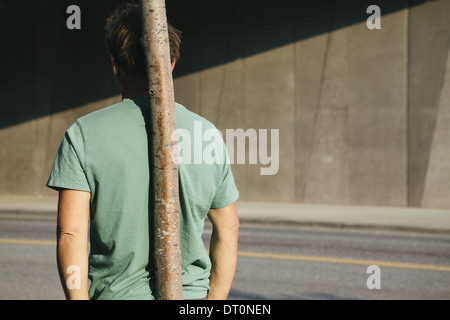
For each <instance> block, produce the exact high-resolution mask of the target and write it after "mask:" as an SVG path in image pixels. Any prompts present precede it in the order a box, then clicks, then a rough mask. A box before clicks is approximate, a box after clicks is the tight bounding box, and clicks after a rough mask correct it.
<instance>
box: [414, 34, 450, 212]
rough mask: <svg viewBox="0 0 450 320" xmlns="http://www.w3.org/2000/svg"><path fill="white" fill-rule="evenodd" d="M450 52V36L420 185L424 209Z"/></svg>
mask: <svg viewBox="0 0 450 320" xmlns="http://www.w3.org/2000/svg"><path fill="white" fill-rule="evenodd" d="M449 50H450V34H449V35H448V36H447V50H446V55H445V56H446V57H447V58H446V59H445V62H444V66H443V68H442V70H441V75H440V81H439V82H440V85H439V90H438V92H437V95H436V98H435V103H434V115H433V124H432V128H433V129H432V132H431V138H430V143H429V145H428V150H427V157H426V164H425V170H424V173H423V177H422V183H421V184H420V203H419V206H420V207H422V202H423V196H424V192H425V183H426V179H427V175H428V169H429V164H430V158H431V153H432V149H433V145H434V138H435V136H436V124H437V119H438V116H439V110H440V107H441V98H442V94H443V93H442V90H443V88H444V83H445V75H446V70H447V64H448V53H449Z"/></svg>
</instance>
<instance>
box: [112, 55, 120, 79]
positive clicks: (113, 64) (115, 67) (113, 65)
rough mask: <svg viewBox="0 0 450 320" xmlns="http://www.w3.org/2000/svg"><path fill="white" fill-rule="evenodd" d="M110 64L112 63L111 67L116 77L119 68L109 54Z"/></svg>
mask: <svg viewBox="0 0 450 320" xmlns="http://www.w3.org/2000/svg"><path fill="white" fill-rule="evenodd" d="M111 65H112V68H113V73H114V76H116V77H117V75H118V74H119V68H117V64H116V61H115V60H114V57H113V56H111Z"/></svg>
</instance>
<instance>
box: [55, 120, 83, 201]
mask: <svg viewBox="0 0 450 320" xmlns="http://www.w3.org/2000/svg"><path fill="white" fill-rule="evenodd" d="M83 163H84V143H83V137H82V134H81V130H80V128H79V126H78V124H77V123H76V122H75V123H74V124H73V125H72V126H71V127H70V128H69V129H68V130H67V131H66V133H65V135H64V138H63V140H62V142H61V144H60V146H59V149H58V152H57V154H56V157H55V161H54V163H53V168H52V170H51V172H50V177H49V178H48V181H47V184H46V186H47V187H49V188H52V189H55V190H59V189H73V190H81V191H87V192H90V191H91V190H90V187H89V184H88V181H87V178H86V174H85V171H84V169H83Z"/></svg>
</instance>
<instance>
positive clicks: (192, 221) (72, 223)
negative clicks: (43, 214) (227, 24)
mask: <svg viewBox="0 0 450 320" xmlns="http://www.w3.org/2000/svg"><path fill="white" fill-rule="evenodd" d="M140 20H141V18H140V8H139V6H137V5H128V6H127V7H126V8H125V9H124V10H116V11H115V12H114V13H113V14H112V15H111V17H110V18H108V20H107V23H106V27H105V29H106V43H107V45H108V48H109V50H110V53H111V62H112V69H113V73H114V77H115V79H116V81H117V83H118V85H119V87H120V88H121V91H122V98H123V99H122V101H121V102H120V103H118V104H115V105H113V106H110V107H107V108H104V109H102V110H99V111H96V112H94V113H91V114H88V115H86V116H84V117H81V118H80V119H78V120H77V121H75V123H74V124H73V125H72V126H71V127H70V128H69V129H68V130H67V132H66V133H65V135H64V139H63V141H62V143H61V145H60V148H59V150H58V153H57V155H56V158H55V161H54V165H53V169H52V171H51V174H50V177H49V179H48V182H47V186H48V187H51V188H53V189H56V190H58V191H59V203H58V230H57V236H58V245H57V262H58V269H59V273H60V277H61V283H62V285H63V288H64V292H65V295H66V297H67V298H68V299H154V294H155V292H154V290H155V288H154V286H155V272H154V263H153V261H152V259H153V244H152V225H151V221H152V212H151V210H149V208H152V198H151V191H150V185H151V184H150V169H149V161H150V160H151V159H149V146H148V134H147V133H148V132H150V128H149V120H148V118H149V110H148V109H149V101H148V99H147V97H146V95H147V93H146V92H147V82H146V74H145V60H144V53H143V49H142V47H141V43H140V36H141V22H140ZM169 38H170V39H169V40H170V50H171V59H172V69H173V67H174V65H175V63H176V61H177V60H178V59H179V45H180V33H179V31H177V30H176V29H175V28H173V27H172V26H170V25H169ZM175 114H176V126H177V129H183V130H187V131H188V132H194V127H195V126H196V125H197V127H196V130H198V124H201V128H202V130H216V129H215V127H214V126H213V125H212V124H211V123H210V122H208V121H207V120H205V119H204V118H202V117H200V116H198V115H196V114H194V113H192V112H190V111H188V110H187V109H186V108H184V107H183V106H181V105H179V104H176V106H175ZM214 143H215V147H216V148H217V149H221V150H222V151H223V152H221V153H219V154H223V159H221V160H222V161H215V162H214V163H212V164H206V163H204V162H202V163H198V162H194V163H190V162H188V161H185V162H186V163H183V162H180V163H179V166H178V169H179V194H180V196H179V223H180V242H181V264H182V282H183V299H205V298H207V299H226V298H227V296H228V293H229V290H230V287H231V283H232V280H233V277H234V273H235V269H236V261H237V240H238V226H239V220H238V217H237V213H236V208H235V202H236V201H237V199H238V196H239V192H238V190H237V188H236V186H235V183H234V180H233V175H232V173H231V169H230V166H229V161H227V153H226V149H225V145H224V143H223V140H219V139H217V141H215V140H214ZM194 144H195V143H192V146H193V145H194ZM190 151H191V152H192V154H193V152H194V149H193V148H192V150H190ZM206 216H208V218H209V219H210V221H211V223H212V226H213V232H212V235H211V242H210V253H209V256H208V252H207V250H206V248H205V247H204V244H203V241H202V238H201V236H202V233H203V227H204V219H205V217H206ZM88 234H89V236H90V239H89V240H90V246H89V248H88ZM88 251H89V253H88ZM88 279H89V280H90V285H89V280H88Z"/></svg>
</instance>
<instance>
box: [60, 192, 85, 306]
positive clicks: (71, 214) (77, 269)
mask: <svg viewBox="0 0 450 320" xmlns="http://www.w3.org/2000/svg"><path fill="white" fill-rule="evenodd" d="M90 197H91V194H90V193H89V192H85V191H77V190H65V189H63V190H60V192H59V203H58V227H57V263H58V271H59V275H60V279H61V284H62V286H63V289H64V293H65V295H66V298H67V299H70V300H86V299H89V294H88V290H89V289H88V229H89V206H90Z"/></svg>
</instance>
